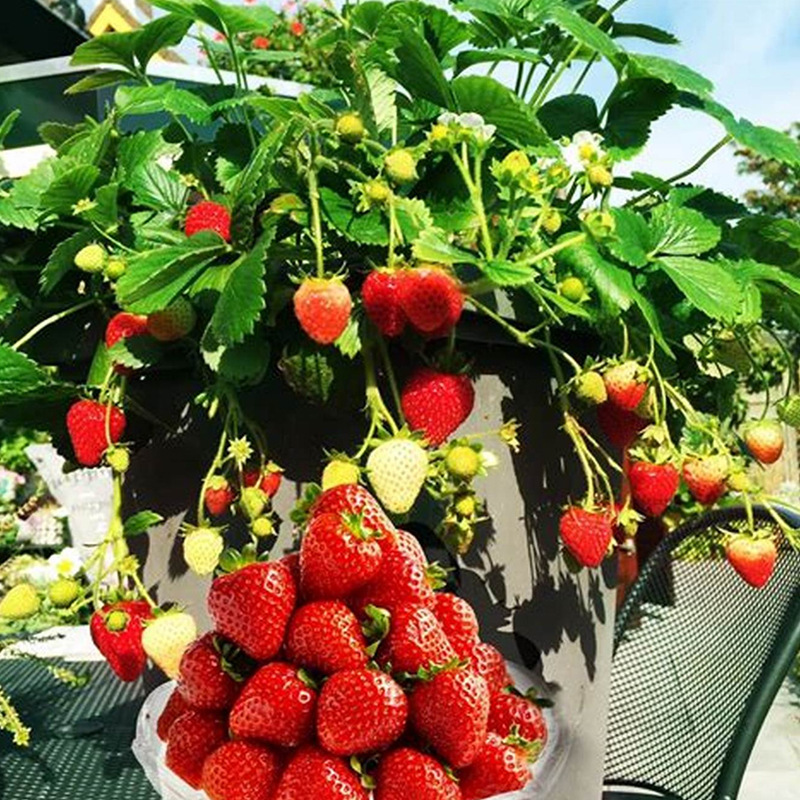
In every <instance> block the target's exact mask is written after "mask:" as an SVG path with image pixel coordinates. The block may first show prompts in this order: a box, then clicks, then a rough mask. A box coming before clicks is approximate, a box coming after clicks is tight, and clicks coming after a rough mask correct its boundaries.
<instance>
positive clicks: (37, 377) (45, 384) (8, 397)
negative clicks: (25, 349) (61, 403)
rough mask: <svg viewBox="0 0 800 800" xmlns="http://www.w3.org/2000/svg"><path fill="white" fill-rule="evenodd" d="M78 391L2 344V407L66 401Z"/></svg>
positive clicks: (0, 396)
mask: <svg viewBox="0 0 800 800" xmlns="http://www.w3.org/2000/svg"><path fill="white" fill-rule="evenodd" d="M76 391H77V390H76V387H74V386H72V385H71V384H68V383H63V382H62V381H59V380H56V379H55V378H54V377H53V376H52V375H51V373H49V372H47V371H46V370H44V369H42V367H40V366H39V365H38V364H37V363H36V362H34V361H32V360H31V359H30V358H28V356H26V355H25V354H24V353H19V352H17V351H16V350H14V349H12V347H11V346H10V345H8V344H6V343H5V342H0V405H6V404H9V405H19V404H30V403H36V402H46V401H53V400H63V399H65V398H67V397H71V396H72V395H74V394H75V393H76Z"/></svg>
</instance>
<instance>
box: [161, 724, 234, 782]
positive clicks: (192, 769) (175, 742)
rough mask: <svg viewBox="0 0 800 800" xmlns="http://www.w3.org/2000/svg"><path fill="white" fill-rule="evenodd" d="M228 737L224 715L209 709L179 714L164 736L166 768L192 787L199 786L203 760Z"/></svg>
mask: <svg viewBox="0 0 800 800" xmlns="http://www.w3.org/2000/svg"><path fill="white" fill-rule="evenodd" d="M227 738H228V730H227V725H226V724H225V717H223V716H222V715H221V714H215V713H213V712H211V711H195V710H191V711H187V712H186V713H185V714H181V716H180V717H178V719H176V720H175V722H173V723H172V727H171V728H170V729H169V736H168V737H167V754H166V762H167V767H169V769H171V770H172V771H173V772H174V773H175V774H176V775H177V776H178V777H179V778H182V779H183V780H184V781H186V783H188V784H189V786H191V787H192V788H193V789H199V788H200V783H201V780H202V775H203V762H204V761H205V760H206V757H207V756H209V755H211V753H213V752H214V750H216V749H217V748H218V747H219V746H220V745H221V744H222V743H223V742H224V741H225V740H226V739H227Z"/></svg>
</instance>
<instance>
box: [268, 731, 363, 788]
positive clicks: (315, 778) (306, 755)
mask: <svg viewBox="0 0 800 800" xmlns="http://www.w3.org/2000/svg"><path fill="white" fill-rule="evenodd" d="M312 798H313V800H369V794H368V793H367V790H366V789H365V788H364V787H363V786H362V785H361V781H360V779H359V776H358V775H356V773H355V772H354V771H353V770H352V768H351V767H350V765H349V764H348V763H347V761H345V760H344V759H343V758H337V757H336V756H332V755H330V754H329V753H326V752H325V751H324V750H320V749H319V748H317V747H314V746H311V745H309V746H307V747H303V748H301V749H300V750H298V751H297V752H296V753H295V754H294V756H293V757H292V760H291V761H290V762H289V765H288V766H287V767H286V769H285V771H284V773H283V776H282V777H281V780H280V783H279V784H278V790H277V791H276V793H275V797H274V798H273V800H312Z"/></svg>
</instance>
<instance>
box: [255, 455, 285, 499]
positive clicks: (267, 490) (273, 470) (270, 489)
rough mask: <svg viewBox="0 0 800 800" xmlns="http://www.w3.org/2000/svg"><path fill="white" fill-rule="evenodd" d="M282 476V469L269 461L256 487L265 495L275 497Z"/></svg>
mask: <svg viewBox="0 0 800 800" xmlns="http://www.w3.org/2000/svg"><path fill="white" fill-rule="evenodd" d="M282 477H283V470H282V469H281V468H280V467H279V466H277V465H276V464H272V463H270V464H268V465H267V469H266V471H265V472H264V474H263V475H262V476H261V482H260V483H259V484H258V488H259V489H261V491H262V492H264V494H265V495H266V496H267V497H270V498H272V497H275V495H276V494H277V493H278V489H280V486H281V479H282Z"/></svg>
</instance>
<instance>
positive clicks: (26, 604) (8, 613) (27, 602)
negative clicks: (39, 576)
mask: <svg viewBox="0 0 800 800" xmlns="http://www.w3.org/2000/svg"><path fill="white" fill-rule="evenodd" d="M39 606H40V601H39V595H38V594H37V593H36V589H35V588H34V587H33V586H31V584H29V583H18V584H17V585H16V586H14V587H13V588H12V589H10V590H9V591H8V594H6V596H5V597H4V598H3V599H2V600H0V617H4V618H5V619H27V618H28V617H32V616H33V615H34V614H35V613H36V612H37V611H38V610H39Z"/></svg>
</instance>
